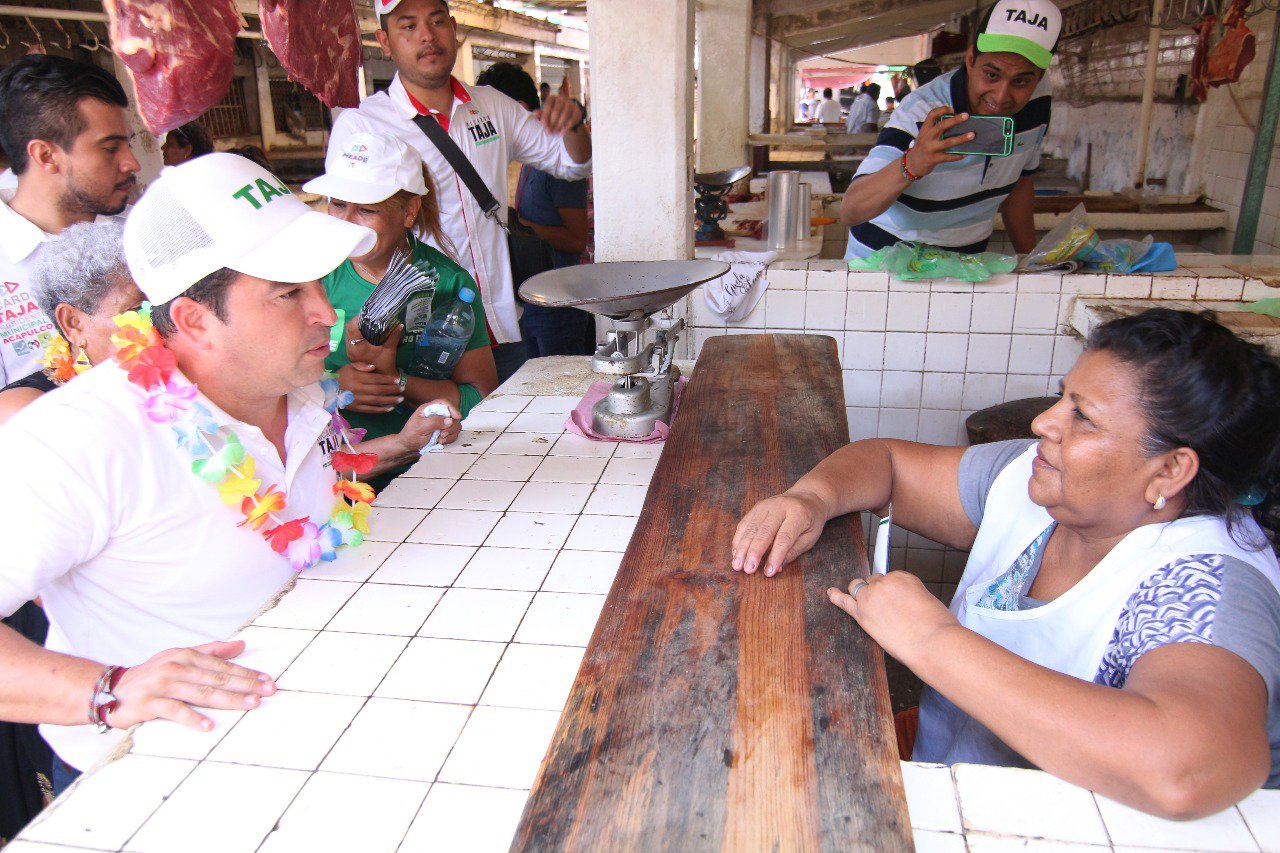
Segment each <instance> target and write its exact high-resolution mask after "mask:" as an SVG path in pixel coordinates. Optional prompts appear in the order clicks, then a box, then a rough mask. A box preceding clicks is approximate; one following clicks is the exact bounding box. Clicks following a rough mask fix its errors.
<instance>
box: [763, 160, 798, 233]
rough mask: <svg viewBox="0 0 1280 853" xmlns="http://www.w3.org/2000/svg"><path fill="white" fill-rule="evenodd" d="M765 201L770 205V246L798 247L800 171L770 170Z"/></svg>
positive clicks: (768, 221)
mask: <svg viewBox="0 0 1280 853" xmlns="http://www.w3.org/2000/svg"><path fill="white" fill-rule="evenodd" d="M764 194H765V201H766V203H767V204H768V205H769V218H768V219H767V220H766V221H765V227H766V228H767V229H768V243H769V248H770V249H774V250H780V249H794V248H795V247H796V239H797V238H796V205H797V204H798V203H799V201H800V198H799V196H800V173H799V172H791V171H783V172H770V173H769V181H768V183H767V184H765V191H764Z"/></svg>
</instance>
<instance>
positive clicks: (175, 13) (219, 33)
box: [103, 0, 244, 133]
mask: <svg viewBox="0 0 1280 853" xmlns="http://www.w3.org/2000/svg"><path fill="white" fill-rule="evenodd" d="M103 5H104V6H105V7H106V10H107V15H108V16H109V17H110V19H111V49H112V50H113V51H115V54H116V56H118V57H120V60H121V61H122V62H123V63H124V65H125V67H126V68H128V69H129V76H130V77H132V78H133V88H134V91H136V92H137V95H138V112H140V113H141V114H142V120H143V121H145V122H146V123H147V127H148V129H150V130H151V132H152V133H162V132H164V131H166V130H172V129H173V128H175V127H178V126H180V125H183V124H186V123H187V122H189V121H192V120H194V119H197V118H199V117H200V116H202V115H204V113H205V112H206V111H207V110H208V109H209V108H210V107H212V106H214V105H215V104H217V103H218V102H219V101H221V100H222V98H223V96H224V95H226V93H227V90H228V89H229V88H230V87H231V76H232V73H233V68H232V66H233V65H234V63H235V49H236V33H238V32H239V31H240V30H241V28H243V26H244V20H243V19H242V18H241V17H240V13H239V12H237V11H236V5H235V0H104V2H103Z"/></svg>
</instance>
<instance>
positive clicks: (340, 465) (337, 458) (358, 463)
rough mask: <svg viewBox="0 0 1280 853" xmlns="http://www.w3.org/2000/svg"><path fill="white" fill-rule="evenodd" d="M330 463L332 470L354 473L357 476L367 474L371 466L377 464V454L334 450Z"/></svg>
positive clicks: (340, 472) (341, 472) (371, 468)
mask: <svg viewBox="0 0 1280 853" xmlns="http://www.w3.org/2000/svg"><path fill="white" fill-rule="evenodd" d="M332 464H333V470H335V471H337V472H338V473H339V474H354V475H355V476H356V477H357V478H359V477H363V476H364V475H365V474H368V473H369V472H370V471H372V470H373V466H375V465H377V464H378V454H376V453H346V452H344V451H341V450H335V451H334V453H333V463H332Z"/></svg>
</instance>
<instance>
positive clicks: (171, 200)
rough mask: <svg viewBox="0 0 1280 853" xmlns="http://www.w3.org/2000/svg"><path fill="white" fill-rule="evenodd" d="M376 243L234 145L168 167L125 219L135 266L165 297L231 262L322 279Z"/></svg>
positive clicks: (296, 278)
mask: <svg viewBox="0 0 1280 853" xmlns="http://www.w3.org/2000/svg"><path fill="white" fill-rule="evenodd" d="M376 241H377V237H376V235H375V234H374V233H373V231H372V230H370V229H368V228H365V227H364V226H362V225H354V224H352V223H350V222H344V221H343V220H341V219H335V218H334V217H332V216H329V215H327V214H324V213H320V212H318V211H314V210H312V209H311V208H309V207H307V206H306V205H305V204H303V203H302V201H301V200H300V199H299V198H298V197H297V196H295V195H294V194H293V193H291V192H290V191H289V188H288V187H286V186H285V185H284V183H283V182H282V181H281V180H280V179H279V178H277V177H276V176H275V175H273V174H271V173H270V172H268V171H267V170H266V169H263V168H262V167H261V166H259V165H257V164H256V163H254V162H253V161H251V160H247V159H245V158H244V157H240V156H237V155H235V154H229V153H225V152H217V153H213V154H206V155H204V156H203V157H197V158H195V159H194V160H188V161H187V162H185V163H183V164H182V165H180V166H170V167H168V168H166V169H163V170H162V171H161V172H160V177H159V178H157V179H156V180H155V181H154V182H153V183H152V184H151V186H150V187H148V188H147V191H146V192H145V193H144V194H143V196H142V198H140V199H138V203H137V204H136V205H134V207H133V210H132V212H131V213H130V214H129V218H128V219H127V220H125V225H124V255H125V261H126V262H127V263H128V264H129V272H130V273H132V274H133V280H134V281H135V282H137V285H138V288H139V289H140V290H141V291H142V292H143V294H144V295H145V296H146V297H147V299H148V300H149V301H150V302H152V303H154V304H156V305H160V304H163V303H165V302H168V301H169V300H171V299H174V298H176V297H178V296H181V295H182V294H183V293H185V292H186V291H187V290H188V289H189V288H190V287H191V286H192V285H194V284H195V283H196V282H198V281H200V279H202V278H204V277H205V276H207V275H209V274H210V273H213V272H216V271H218V270H220V269H222V268H223V267H229V268H230V269H233V270H235V271H236V272H240V273H244V274H245V275H251V276H254V277H256V278H261V279H266V280H267V281H288V282H300V281H314V280H316V279H319V278H321V277H323V276H325V275H328V274H329V273H330V272H332V271H333V270H335V269H337V268H338V266H339V265H340V264H341V263H342V262H343V260H345V259H346V258H348V257H350V256H352V255H354V256H356V257H359V256H360V255H362V254H365V253H367V252H369V251H370V250H371V249H372V248H373V244H374V243H375V242H376Z"/></svg>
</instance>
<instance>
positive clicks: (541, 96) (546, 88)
mask: <svg viewBox="0 0 1280 853" xmlns="http://www.w3.org/2000/svg"><path fill="white" fill-rule="evenodd" d="M549 97H551V84H550V83H548V82H546V81H543V82H541V83H539V84H538V100H539V101H540V102H541V103H544V104H545V103H546V102H547V98H549Z"/></svg>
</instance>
